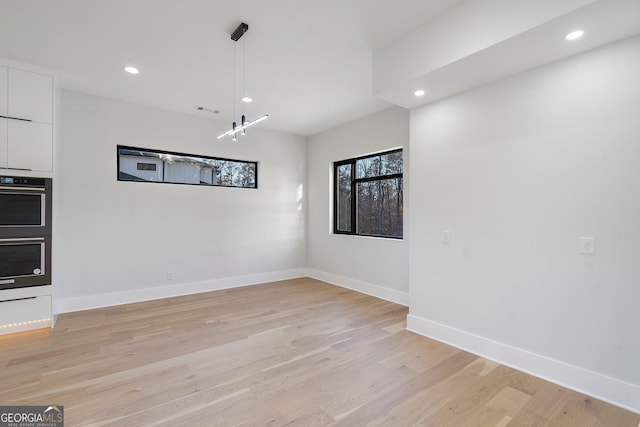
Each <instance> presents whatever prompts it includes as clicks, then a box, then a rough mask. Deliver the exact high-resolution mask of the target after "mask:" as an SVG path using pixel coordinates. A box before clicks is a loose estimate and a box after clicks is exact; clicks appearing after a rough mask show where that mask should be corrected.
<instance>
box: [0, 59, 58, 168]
mask: <svg viewBox="0 0 640 427" xmlns="http://www.w3.org/2000/svg"><path fill="white" fill-rule="evenodd" d="M53 93H54V92H53V77H51V76H47V75H44V74H39V73H33V72H30V71H25V70H21V69H17V68H11V67H0V116H5V117H4V118H0V168H5V169H8V171H12V170H13V171H16V173H20V171H33V172H35V173H40V175H43V174H51V173H52V172H53Z"/></svg>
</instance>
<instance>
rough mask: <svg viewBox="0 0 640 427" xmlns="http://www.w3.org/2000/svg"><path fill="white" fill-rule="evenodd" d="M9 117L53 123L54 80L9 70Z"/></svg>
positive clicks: (21, 71) (13, 69) (39, 75)
mask: <svg viewBox="0 0 640 427" xmlns="http://www.w3.org/2000/svg"><path fill="white" fill-rule="evenodd" d="M8 81H9V84H8V88H9V89H8V93H9V95H8V99H9V101H8V113H9V114H8V115H9V116H11V117H17V118H19V119H28V120H33V121H34V122H39V123H53V78H52V77H50V76H45V75H42V74H36V73H31V72H29V71H23V70H16V69H15V68H9V72H8Z"/></svg>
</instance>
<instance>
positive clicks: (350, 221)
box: [333, 149, 403, 238]
mask: <svg viewBox="0 0 640 427" xmlns="http://www.w3.org/2000/svg"><path fill="white" fill-rule="evenodd" d="M333 182H334V184H335V188H334V192H333V193H334V196H333V212H334V215H333V230H334V232H335V233H338V234H356V235H361V236H376V237H392V238H402V200H403V192H402V149H399V150H393V151H387V152H384V153H377V154H372V155H368V156H362V157H357V158H354V159H347V160H342V161H339V162H335V163H334V164H333Z"/></svg>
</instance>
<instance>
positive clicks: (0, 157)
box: [0, 118, 7, 168]
mask: <svg viewBox="0 0 640 427" xmlns="http://www.w3.org/2000/svg"><path fill="white" fill-rule="evenodd" d="M6 167H7V119H2V118H0V168H6Z"/></svg>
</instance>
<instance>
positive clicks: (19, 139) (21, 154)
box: [7, 120, 53, 172]
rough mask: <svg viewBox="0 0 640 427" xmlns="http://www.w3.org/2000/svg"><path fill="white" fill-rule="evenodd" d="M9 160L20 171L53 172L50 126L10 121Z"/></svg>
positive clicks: (8, 134) (8, 135)
mask: <svg viewBox="0 0 640 427" xmlns="http://www.w3.org/2000/svg"><path fill="white" fill-rule="evenodd" d="M8 127H9V129H8V132H7V140H8V141H9V142H10V143H9V144H7V158H8V159H9V162H8V164H9V167H11V168H14V169H19V170H32V171H43V172H46V171H51V165H52V164H53V144H52V140H53V135H52V128H51V125H50V124H47V123H37V122H23V121H18V120H8Z"/></svg>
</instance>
